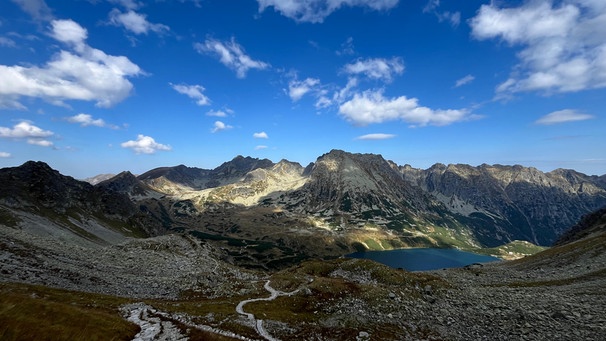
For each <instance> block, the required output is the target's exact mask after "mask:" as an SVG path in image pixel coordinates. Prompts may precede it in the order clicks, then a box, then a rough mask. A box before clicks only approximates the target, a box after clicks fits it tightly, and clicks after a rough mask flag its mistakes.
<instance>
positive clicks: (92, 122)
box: [65, 113, 118, 129]
mask: <svg viewBox="0 0 606 341" xmlns="http://www.w3.org/2000/svg"><path fill="white" fill-rule="evenodd" d="M65 119H66V120H67V121H68V122H69V123H76V124H79V125H81V126H82V127H88V126H95V127H100V128H112V129H118V127H117V126H115V125H112V124H107V123H106V122H105V121H104V120H102V119H100V118H97V119H95V118H93V116H91V115H89V114H84V113H80V114H77V115H74V116H71V117H66V118H65Z"/></svg>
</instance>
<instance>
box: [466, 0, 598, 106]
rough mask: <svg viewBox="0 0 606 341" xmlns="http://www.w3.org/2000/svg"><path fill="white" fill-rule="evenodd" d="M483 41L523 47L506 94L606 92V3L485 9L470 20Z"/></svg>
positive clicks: (583, 0)
mask: <svg viewBox="0 0 606 341" xmlns="http://www.w3.org/2000/svg"><path fill="white" fill-rule="evenodd" d="M470 25H471V27H472V35H473V36H474V37H475V38H477V39H493V38H500V39H502V40H503V41H505V42H507V43H508V44H510V45H512V46H521V47H522V50H521V51H520V52H519V53H518V58H519V59H520V63H519V65H517V66H516V67H515V69H514V72H512V74H511V76H510V78H509V79H507V80H506V81H505V82H503V83H502V84H500V85H499V86H498V87H497V92H498V93H501V94H507V93H515V92H521V91H543V92H547V93H549V92H574V91H581V90H585V89H594V88H603V87H606V6H605V5H604V2H603V1H592V0H569V1H564V2H557V3H554V2H552V1H528V2H527V3H525V4H523V5H521V6H518V7H511V8H500V7H498V6H497V5H495V4H491V5H483V6H482V7H481V8H480V10H479V12H478V14H477V15H476V17H474V18H472V19H471V20H470Z"/></svg>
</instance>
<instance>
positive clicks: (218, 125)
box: [211, 121, 233, 133]
mask: <svg viewBox="0 0 606 341" xmlns="http://www.w3.org/2000/svg"><path fill="white" fill-rule="evenodd" d="M231 128H233V127H232V126H230V125H227V124H225V123H223V122H221V121H216V122H215V124H214V127H213V128H212V129H211V132H212V133H218V132H220V131H223V130H227V129H231Z"/></svg>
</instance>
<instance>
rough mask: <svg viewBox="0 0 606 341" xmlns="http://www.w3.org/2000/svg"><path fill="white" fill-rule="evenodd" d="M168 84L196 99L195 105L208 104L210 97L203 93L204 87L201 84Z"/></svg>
mask: <svg viewBox="0 0 606 341" xmlns="http://www.w3.org/2000/svg"><path fill="white" fill-rule="evenodd" d="M169 84H170V86H171V87H172V88H173V89H175V91H177V92H178V93H180V94H183V95H185V96H187V97H189V98H191V99H194V100H195V101H196V104H197V105H200V106H204V105H210V99H209V98H208V97H207V96H206V95H204V94H203V93H202V92H204V90H206V89H204V87H203V86H201V85H185V84H172V83H169Z"/></svg>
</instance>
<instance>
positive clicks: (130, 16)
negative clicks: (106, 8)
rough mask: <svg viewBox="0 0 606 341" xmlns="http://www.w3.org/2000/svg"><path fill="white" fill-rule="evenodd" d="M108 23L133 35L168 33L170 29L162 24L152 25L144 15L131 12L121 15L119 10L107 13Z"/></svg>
mask: <svg viewBox="0 0 606 341" xmlns="http://www.w3.org/2000/svg"><path fill="white" fill-rule="evenodd" d="M109 23H110V24H112V25H114V26H123V27H124V28H126V29H127V30H129V31H131V32H133V33H134V34H147V33H148V32H149V31H152V32H154V33H157V34H162V33H165V32H168V31H170V27H168V26H166V25H163V24H152V23H150V22H149V21H147V18H146V15H145V14H140V13H137V12H135V11H132V10H129V11H128V12H125V13H122V12H121V11H120V10H119V9H116V8H114V9H113V10H112V11H111V12H109Z"/></svg>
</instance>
